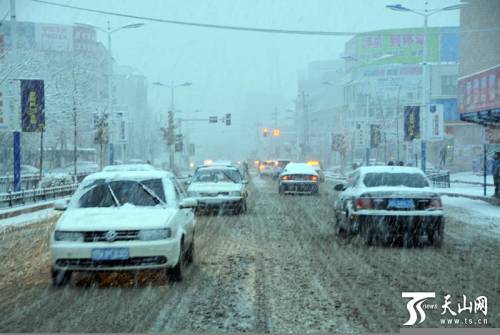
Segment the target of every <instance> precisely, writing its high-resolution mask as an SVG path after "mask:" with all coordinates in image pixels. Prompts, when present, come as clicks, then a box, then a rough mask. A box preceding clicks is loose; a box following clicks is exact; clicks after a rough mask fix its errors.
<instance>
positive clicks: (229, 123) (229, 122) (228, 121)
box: [226, 114, 231, 126]
mask: <svg viewBox="0 0 500 335" xmlns="http://www.w3.org/2000/svg"><path fill="white" fill-rule="evenodd" d="M230 125H231V114H226V126H230Z"/></svg>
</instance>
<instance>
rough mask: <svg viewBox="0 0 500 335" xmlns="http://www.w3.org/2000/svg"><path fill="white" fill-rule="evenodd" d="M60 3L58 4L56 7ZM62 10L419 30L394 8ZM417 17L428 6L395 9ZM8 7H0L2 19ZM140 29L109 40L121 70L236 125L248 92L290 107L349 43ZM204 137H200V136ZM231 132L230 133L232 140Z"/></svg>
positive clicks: (338, 0)
mask: <svg viewBox="0 0 500 335" xmlns="http://www.w3.org/2000/svg"><path fill="white" fill-rule="evenodd" d="M54 1H57V0H54ZM59 2H61V3H65V4H71V5H77V6H81V7H91V8H95V9H102V10H109V11H117V12H122V13H128V14H134V15H141V16H151V17H157V18H165V19H172V20H184V21H195V22H204V23H214V24H222V25H239V26H255V27H264V28H283V29H301V30H328V31H355V32H363V31H369V30H375V29H385V28H398V27H412V26H419V27H420V26H422V24H423V19H422V18H421V17H420V16H417V15H414V14H411V13H401V12H394V11H390V10H388V9H386V8H385V7H384V6H385V5H386V4H392V3H394V2H391V1H390V0H140V1H139V0H106V1H104V0H80V1H78V0H59ZM456 2H457V1H454V0H430V1H429V7H431V8H435V7H442V6H445V5H449V4H453V3H456ZM401 3H402V4H403V5H406V6H410V7H414V8H422V7H423V6H424V1H422V0H412V1H408V0H407V1H401ZM8 7H9V0H0V15H1V16H3V15H4V14H5V13H6V12H7V10H8ZM17 18H18V20H20V21H35V22H48V23H61V24H73V23H75V22H83V23H89V24H92V25H96V26H102V27H105V26H106V22H107V20H108V19H110V20H111V25H112V26H113V27H116V26H120V25H124V24H128V23H132V22H138V21H137V20H132V19H124V18H119V17H108V16H104V15H99V14H93V13H87V12H82V11H77V10H70V9H64V8H58V7H53V6H47V5H43V4H40V3H36V2H33V1H31V0H17ZM144 23H145V26H144V27H142V28H139V29H129V30H123V31H120V32H117V33H115V34H113V53H114V55H115V56H116V57H117V60H118V62H119V63H120V64H126V65H131V66H133V67H134V68H136V69H137V70H139V71H140V72H142V73H144V74H145V75H146V76H147V78H148V80H149V82H154V81H165V82H169V81H171V80H173V81H175V82H184V81H191V82H193V86H191V87H189V88H181V89H179V90H178V91H177V94H176V105H177V106H178V108H180V109H183V110H195V109H199V110H201V111H202V112H203V114H205V115H208V114H214V115H215V114H219V115H223V114H224V113H227V112H233V113H234V114H233V115H235V117H234V119H235V123H237V121H238V114H239V113H240V112H241V110H243V109H244V108H243V106H242V104H243V103H244V101H245V96H246V94H248V93H252V92H275V93H280V94H281V95H282V96H283V97H285V98H286V99H287V100H290V101H291V100H292V99H293V98H294V97H295V94H296V85H297V77H298V74H299V73H300V72H304V71H305V69H306V67H307V63H308V62H310V61H314V60H321V59H332V58H338V56H339V54H340V53H341V52H342V51H343V46H344V43H345V42H346V41H347V40H348V38H345V37H319V36H299V35H281V34H262V33H252V32H236V31H227V30H214V29H205V28H195V27H187V26H179V25H171V24H162V23H155V22H144ZM429 23H430V25H431V26H443V25H458V23H459V13H458V11H454V12H443V13H439V14H437V15H435V16H433V17H432V18H431V19H430V22H429ZM98 38H99V40H100V41H102V42H104V44H106V37H105V35H104V34H99V35H98ZM149 95H150V102H151V104H152V105H153V107H154V106H159V105H161V104H160V102H161V103H165V102H166V101H168V91H166V90H165V89H162V88H159V87H155V86H151V87H150V91H149ZM200 130H201V129H200ZM237 130H238V129H237V127H234V128H233V130H232V131H237Z"/></svg>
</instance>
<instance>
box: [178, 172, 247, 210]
mask: <svg viewBox="0 0 500 335" xmlns="http://www.w3.org/2000/svg"><path fill="white" fill-rule="evenodd" d="M247 183H248V182H247V181H246V180H245V179H243V177H242V176H241V173H240V171H239V170H238V169H237V168H236V167H233V166H215V165H214V166H202V167H199V168H198V169H197V170H196V172H195V174H194V176H193V178H192V180H191V182H190V184H189V187H188V194H189V196H190V197H193V198H195V199H196V200H197V202H198V206H197V210H198V211H204V210H218V209H229V210H231V211H233V212H234V213H237V214H240V213H244V212H246V210H247V197H248V192H247V188H246V185H247Z"/></svg>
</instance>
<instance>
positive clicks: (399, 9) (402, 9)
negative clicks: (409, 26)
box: [385, 4, 411, 12]
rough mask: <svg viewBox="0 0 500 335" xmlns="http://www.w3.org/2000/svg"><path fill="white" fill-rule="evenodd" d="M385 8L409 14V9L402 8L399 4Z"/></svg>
mask: <svg viewBox="0 0 500 335" xmlns="http://www.w3.org/2000/svg"><path fill="white" fill-rule="evenodd" d="M385 7H386V8H389V9H391V10H395V11H399V12H411V9H409V8H407V7H404V6H403V5H401V4H395V5H386V6H385Z"/></svg>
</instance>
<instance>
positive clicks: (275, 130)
mask: <svg viewBox="0 0 500 335" xmlns="http://www.w3.org/2000/svg"><path fill="white" fill-rule="evenodd" d="M280 134H281V130H279V129H278V128H276V129H273V137H279V136H280Z"/></svg>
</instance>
